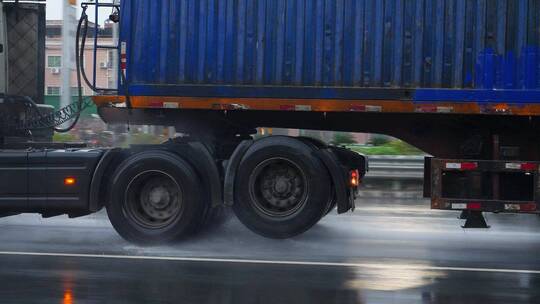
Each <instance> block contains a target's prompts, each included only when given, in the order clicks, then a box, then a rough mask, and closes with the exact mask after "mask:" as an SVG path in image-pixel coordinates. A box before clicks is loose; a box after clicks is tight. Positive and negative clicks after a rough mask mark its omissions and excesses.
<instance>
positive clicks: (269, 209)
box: [249, 158, 309, 218]
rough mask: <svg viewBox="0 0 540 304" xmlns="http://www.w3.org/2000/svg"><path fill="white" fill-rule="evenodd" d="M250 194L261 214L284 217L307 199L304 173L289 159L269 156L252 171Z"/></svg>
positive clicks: (302, 205) (293, 211) (295, 210)
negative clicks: (269, 157)
mask: <svg viewBox="0 0 540 304" xmlns="http://www.w3.org/2000/svg"><path fill="white" fill-rule="evenodd" d="M249 193H250V197H251V201H252V202H253V204H254V206H255V207H256V209H257V210H258V211H259V212H261V213H262V214H264V215H266V216H269V217H272V218H276V217H287V216H290V215H293V214H295V213H296V212H298V211H300V210H301V209H302V208H303V207H304V206H305V204H306V202H307V200H308V193H309V191H308V184H307V179H306V174H305V173H304V172H303V171H302V169H301V168H300V167H299V166H298V165H297V164H296V163H295V162H293V161H291V160H289V159H285V158H271V159H268V160H265V161H263V162H262V163H260V164H259V165H258V166H257V167H256V168H255V170H254V171H253V173H252V174H251V176H250V178H249Z"/></svg>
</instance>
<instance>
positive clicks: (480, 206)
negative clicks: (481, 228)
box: [467, 203, 482, 210]
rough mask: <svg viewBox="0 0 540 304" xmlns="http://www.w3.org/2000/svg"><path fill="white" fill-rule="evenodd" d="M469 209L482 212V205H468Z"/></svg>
mask: <svg viewBox="0 0 540 304" xmlns="http://www.w3.org/2000/svg"><path fill="white" fill-rule="evenodd" d="M467 209H469V210H480V209H482V204H481V203H468V204H467Z"/></svg>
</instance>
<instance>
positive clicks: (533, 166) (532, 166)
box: [521, 163, 537, 171]
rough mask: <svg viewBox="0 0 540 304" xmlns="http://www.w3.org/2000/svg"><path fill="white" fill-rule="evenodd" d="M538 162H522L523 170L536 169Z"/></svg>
mask: <svg viewBox="0 0 540 304" xmlns="http://www.w3.org/2000/svg"><path fill="white" fill-rule="evenodd" d="M536 167H537V166H536V164H533V163H523V164H521V170H525V171H534V170H536Z"/></svg>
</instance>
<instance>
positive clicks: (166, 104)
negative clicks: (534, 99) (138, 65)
mask: <svg viewBox="0 0 540 304" xmlns="http://www.w3.org/2000/svg"><path fill="white" fill-rule="evenodd" d="M92 99H93V101H94V103H95V104H96V105H97V106H98V107H103V106H110V105H114V104H122V103H125V101H126V100H125V97H124V96H93V97H92ZM130 101H131V105H132V107H133V108H141V109H145V108H169V109H186V110H220V111H229V110H256V111H310V112H382V113H447V114H498V115H504V114H506V115H518V116H540V104H525V105H521V104H520V105H518V104H505V103H497V104H482V105H480V104H478V103H473V102H437V103H422V104H414V103H413V102H412V101H404V100H342V99H339V100H336V99H279V98H254V99H253V98H205V97H156V96H131V97H130Z"/></svg>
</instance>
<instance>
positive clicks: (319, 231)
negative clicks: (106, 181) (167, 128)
mask: <svg viewBox="0 0 540 304" xmlns="http://www.w3.org/2000/svg"><path fill="white" fill-rule="evenodd" d="M456 217H457V214H456V213H453V212H450V213H448V212H441V211H430V210H429V209H428V206H427V202H425V201H421V200H384V201H375V200H370V201H368V202H364V203H363V204H362V205H360V204H359V208H357V210H356V212H355V213H354V214H347V215H341V216H335V215H330V216H328V217H326V218H325V219H323V220H322V221H321V222H320V223H319V224H318V225H317V226H316V227H315V228H313V229H312V230H311V231H309V232H308V233H306V234H304V235H302V236H300V237H297V238H294V239H290V240H280V241H276V240H267V239H264V238H261V237H259V236H257V235H254V234H253V233H251V232H250V231H248V230H247V229H245V228H244V227H243V226H242V225H241V224H239V223H238V222H237V221H236V219H234V218H233V219H231V220H230V221H228V222H227V223H226V224H224V225H223V226H222V227H220V228H219V229H218V230H217V231H212V232H208V233H206V234H205V235H201V236H199V237H197V238H193V239H190V240H186V241H184V242H182V243H178V244H175V245H171V246H158V247H138V246H135V245H131V244H129V243H126V242H125V241H123V240H122V239H121V238H120V237H118V236H117V235H116V233H115V232H114V230H113V229H112V227H111V226H110V224H109V223H108V221H107V219H106V217H105V216H104V215H103V214H97V215H92V216H89V217H85V218H81V219H67V218H65V217H58V218H53V219H41V218H39V217H38V216H35V215H21V216H16V217H11V218H4V219H0V229H1V233H0V303H299V304H300V303H540V255H539V252H540V217H538V216H519V215H488V218H487V219H488V221H489V224H490V225H492V229H490V230H476V231H471V230H467V231H465V230H463V229H461V228H460V224H461V223H462V221H460V220H458V219H457V218H456Z"/></svg>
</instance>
